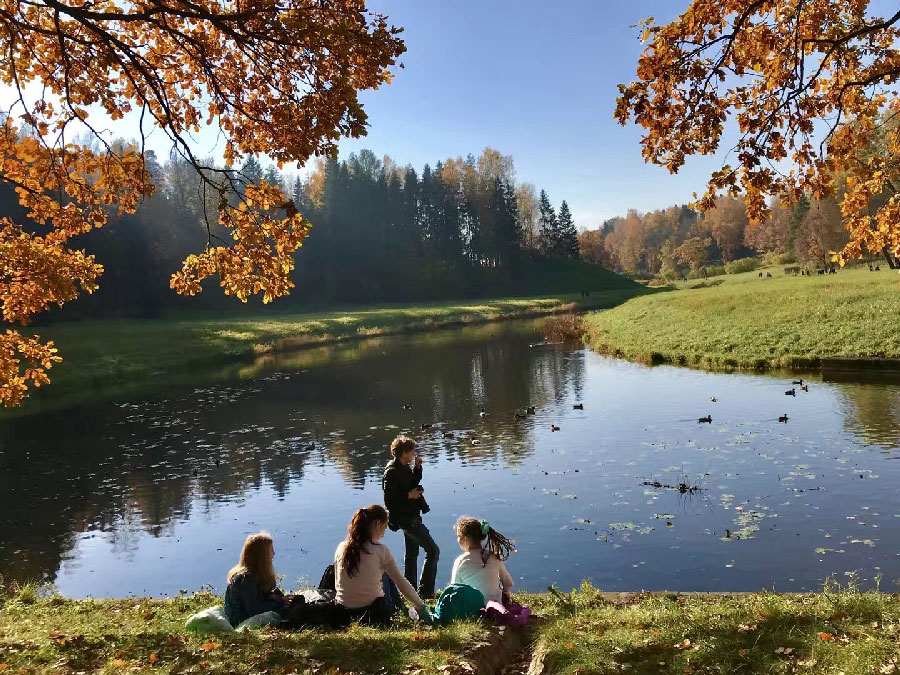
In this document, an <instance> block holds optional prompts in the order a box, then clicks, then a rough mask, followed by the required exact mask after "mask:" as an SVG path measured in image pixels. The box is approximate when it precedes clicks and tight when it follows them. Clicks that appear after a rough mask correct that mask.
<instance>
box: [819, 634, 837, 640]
mask: <svg viewBox="0 0 900 675" xmlns="http://www.w3.org/2000/svg"><path fill="white" fill-rule="evenodd" d="M819 639H820V640H825V642H834V641H835V639H836V638H835V637H834V635H832V634H831V633H819Z"/></svg>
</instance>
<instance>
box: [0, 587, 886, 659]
mask: <svg viewBox="0 0 900 675" xmlns="http://www.w3.org/2000/svg"><path fill="white" fill-rule="evenodd" d="M826 591H827V593H815V594H804V595H777V594H774V593H761V594H740V595H733V596H729V595H718V596H717V595H691V594H687V595H668V596H666V595H654V596H640V595H620V594H602V593H600V592H598V591H596V590H595V589H593V588H592V587H590V586H589V585H585V586H584V587H582V588H581V589H580V590H578V591H573V592H572V593H570V594H566V595H562V594H560V595H553V594H541V595H526V596H522V598H521V599H522V600H524V601H526V602H528V603H529V604H530V605H531V606H532V607H533V608H534V609H535V610H536V611H537V612H538V613H539V615H540V616H541V619H540V620H539V621H538V622H537V623H536V624H535V627H534V629H533V630H532V633H531V639H532V640H533V644H530V645H529V646H528V647H526V649H525V650H524V652H522V653H521V654H518V655H517V654H512V655H511V657H510V658H508V660H509V661H513V662H516V661H517V662H518V663H519V669H507V670H506V671H504V672H508V673H509V672H513V673H520V672H521V673H524V672H525V670H526V669H527V666H528V664H529V663H531V665H532V668H533V669H534V670H533V671H532V672H536V673H544V674H549V673H564V674H566V675H575V674H576V673H579V674H581V675H588V674H601V673H603V674H605V673H621V672H623V671H628V672H632V673H678V674H679V675H681V674H683V673H761V672H766V673H803V672H809V673H816V672H823V673H838V672H843V673H845V675H862V674H863V673H865V674H869V673H900V597H898V596H895V595H886V594H881V593H861V592H857V591H855V590H854V589H852V588H851V589H837V588H831V589H826ZM218 601H219V599H218V598H215V597H214V596H212V595H210V594H206V593H201V594H196V595H191V596H185V597H181V598H177V599H169V600H149V599H143V598H131V599H125V600H67V599H64V598H61V597H56V596H49V597H38V596H36V595H35V593H34V592H33V591H31V592H28V593H22V594H19V595H18V596H14V597H13V598H12V599H11V600H9V601H7V602H6V604H5V606H0V669H4V670H8V671H9V672H27V673H42V672H48V673H49V672H56V673H75V672H98V671H99V672H108V673H115V672H125V671H129V670H152V671H155V672H162V673H176V672H207V673H252V672H256V673H260V672H270V673H292V672H297V673H304V672H305V673H321V674H324V673H329V674H331V675H338V674H340V673H407V674H409V675H412V674H413V673H415V674H416V675H424V674H426V673H435V674H436V673H444V674H446V673H451V674H456V673H467V672H476V669H477V670H478V672H483V671H484V664H483V662H482V663H481V664H479V663H478V661H477V659H475V660H474V661H473V655H474V654H476V653H477V652H478V651H479V649H483V647H484V646H485V645H486V644H488V643H489V641H490V639H491V637H492V636H494V637H496V635H497V632H498V631H497V629H496V628H493V627H491V626H488V625H486V624H483V623H480V622H478V621H464V622H457V623H454V624H451V625H450V626H444V627H431V626H422V625H415V624H413V623H412V622H410V621H409V620H408V619H407V618H402V619H400V620H399V621H398V622H397V623H396V624H395V626H394V628H392V629H391V630H375V629H370V628H361V627H358V626H354V627H352V628H350V629H349V630H347V631H336V632H326V631H312V630H305V631H299V632H295V633H291V632H283V631H278V630H272V629H267V630H264V631H253V632H247V633H245V634H234V635H227V636H222V635H217V636H214V637H213V636H203V635H193V634H190V633H187V632H185V631H184V628H183V625H184V621H185V619H186V618H187V617H188V616H189V615H190V614H191V613H193V612H195V611H197V610H199V609H201V608H204V607H207V606H209V605H212V604H216V603H217V602H218ZM500 665H501V667H502V666H503V664H500ZM499 670H501V668H498V669H497V671H498V672H499Z"/></svg>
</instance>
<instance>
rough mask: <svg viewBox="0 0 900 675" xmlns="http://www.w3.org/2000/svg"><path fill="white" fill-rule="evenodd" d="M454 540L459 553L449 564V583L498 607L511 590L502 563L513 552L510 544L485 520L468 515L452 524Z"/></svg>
mask: <svg viewBox="0 0 900 675" xmlns="http://www.w3.org/2000/svg"><path fill="white" fill-rule="evenodd" d="M456 540H457V542H458V543H459V547H460V548H461V549H462V551H463V554H462V555H461V556H459V557H458V558H457V559H456V562H454V563H453V573H452V574H451V576H450V583H451V584H466V585H468V586H472V587H474V588H477V589H478V590H479V591H481V593H482V595H484V601H485V602H486V603H487V602H490V601H491V600H494V601H495V602H500V603H501V604H502V601H503V596H504V595H508V594H509V592H510V590H511V589H512V587H513V578H512V577H511V576H510V574H509V572H507V571H506V566H505V565H504V564H503V563H504V561H505V560H506V559H507V558H509V554H510V553H512V552H514V551H515V550H516V547H515V544H514V542H513V541H512V540H511V539H507V538H506V537H504V536H503V535H502V534H500V533H499V532H497V530H495V529H494V528H492V527H491V525H490V523H488V522H487V521H486V520H477V519H476V518H471V517H469V516H463V517H462V518H460V519H459V520H457V521H456ZM482 542H484V543H482Z"/></svg>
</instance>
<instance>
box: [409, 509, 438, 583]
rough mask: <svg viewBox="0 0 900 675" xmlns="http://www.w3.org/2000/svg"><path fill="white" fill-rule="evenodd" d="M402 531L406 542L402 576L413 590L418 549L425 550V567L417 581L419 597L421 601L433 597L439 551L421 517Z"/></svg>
mask: <svg viewBox="0 0 900 675" xmlns="http://www.w3.org/2000/svg"><path fill="white" fill-rule="evenodd" d="M402 530H403V538H404V540H405V541H406V558H405V560H404V570H403V576H405V577H406V580H407V581H408V582H409V583H410V584H412V585H413V587H414V588H415V586H416V572H418V569H419V549H420V548H422V549H425V566H424V567H423V568H422V579H421V580H420V581H419V595H420V596H421V597H422V598H423V599H425V598H431V597H434V582H435V579H436V578H437V564H438V558H439V557H440V555H441V550H440V549H439V548H438V545H437V544H436V543H434V539H432V537H431V533H430V532H429V531H428V528H427V527H425V524H424V523H423V522H422V518H421V517H416V518H413V519H412V520H411V521H410V522H409V524H405V525H404V526H402Z"/></svg>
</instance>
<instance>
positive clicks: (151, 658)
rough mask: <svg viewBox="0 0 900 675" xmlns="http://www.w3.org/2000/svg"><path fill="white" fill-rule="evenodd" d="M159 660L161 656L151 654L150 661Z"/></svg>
mask: <svg viewBox="0 0 900 675" xmlns="http://www.w3.org/2000/svg"><path fill="white" fill-rule="evenodd" d="M157 661H159V657H158V656H157V655H156V654H151V655H150V663H156V662H157Z"/></svg>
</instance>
